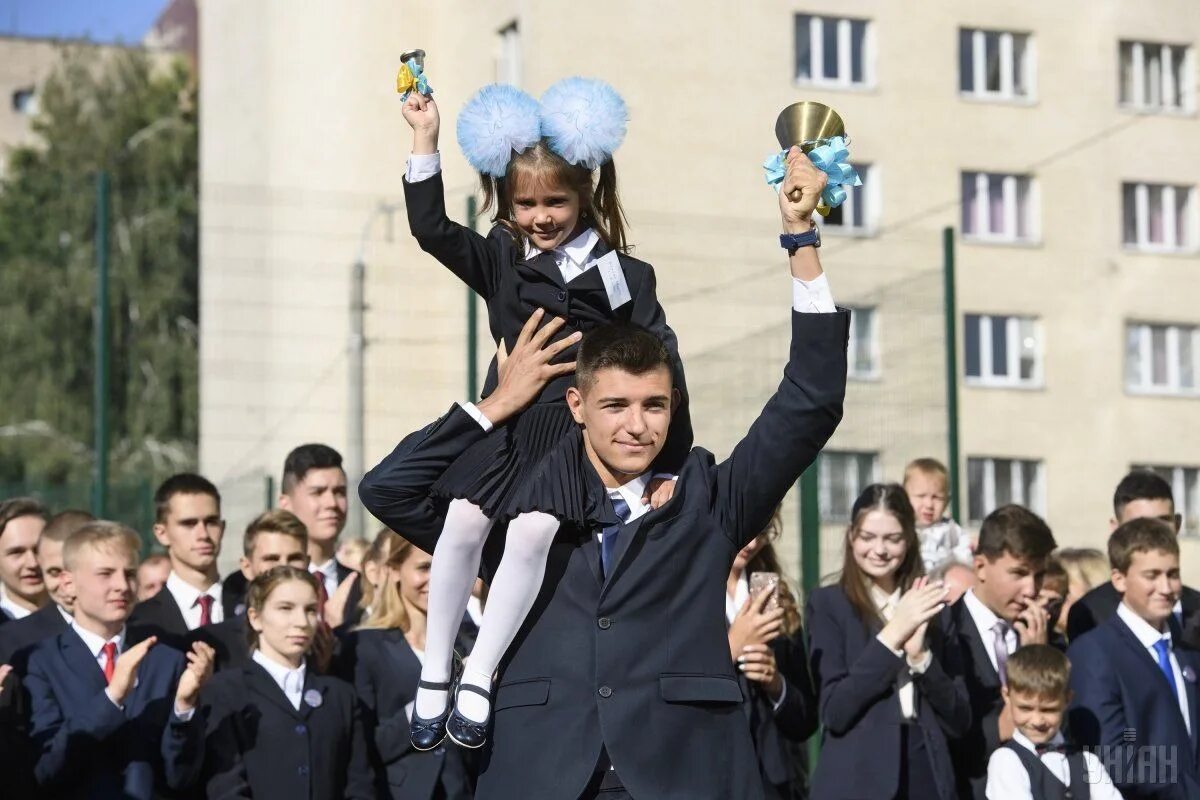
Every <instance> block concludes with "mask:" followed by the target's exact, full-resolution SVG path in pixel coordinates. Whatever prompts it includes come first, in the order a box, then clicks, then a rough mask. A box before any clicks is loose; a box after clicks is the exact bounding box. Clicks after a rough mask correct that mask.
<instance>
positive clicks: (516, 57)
mask: <svg viewBox="0 0 1200 800" xmlns="http://www.w3.org/2000/svg"><path fill="white" fill-rule="evenodd" d="M497 36H498V38H499V53H498V55H497V56H496V81H497V83H507V84H509V85H511V86H520V85H521V31H520V29H519V28H518V27H517V23H516V22H515V21H514V22H512V23H510V24H508V25H506V26H504V27H503V28H501V29H500V31H499V33H498V34H497Z"/></svg>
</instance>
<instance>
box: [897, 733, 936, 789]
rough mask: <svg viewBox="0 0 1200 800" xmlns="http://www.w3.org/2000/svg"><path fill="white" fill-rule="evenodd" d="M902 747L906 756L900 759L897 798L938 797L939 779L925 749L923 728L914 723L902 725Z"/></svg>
mask: <svg viewBox="0 0 1200 800" xmlns="http://www.w3.org/2000/svg"><path fill="white" fill-rule="evenodd" d="M900 747H901V749H902V750H903V751H904V757H903V758H901V759H900V787H899V788H898V789H897V791H896V798H895V800H926V798H930V797H937V781H936V780H934V777H933V767H932V765H931V764H930V761H929V751H928V750H926V749H925V737H924V736H923V735H922V734H921V729H920V728H919V727H918V726H917V725H915V724H913V725H901V726H900Z"/></svg>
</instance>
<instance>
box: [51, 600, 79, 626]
mask: <svg viewBox="0 0 1200 800" xmlns="http://www.w3.org/2000/svg"><path fill="white" fill-rule="evenodd" d="M54 607H55V608H57V609H58V614H59V616H61V617H62V618H63V622H65V623H67V624H68V625H70V624H71V623H72V622H74V621H75V617H73V616H71V612H70V611H67V610H66V609H65V608H63V607H62V606H60V605H59V604H58V603H55V604H54Z"/></svg>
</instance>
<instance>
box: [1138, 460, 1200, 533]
mask: <svg viewBox="0 0 1200 800" xmlns="http://www.w3.org/2000/svg"><path fill="white" fill-rule="evenodd" d="M1133 469H1134V470H1149V471H1150V472H1153V473H1156V474H1158V475H1159V476H1161V477H1162V479H1163V480H1165V481H1166V482H1167V483H1169V484H1171V494H1172V495H1173V496H1174V499H1175V513H1176V514H1178V515H1179V516H1180V518H1181V522H1182V524H1181V526H1180V529H1179V533H1180V535H1183V536H1193V537H1198V536H1200V469H1197V468H1196V467H1164V466H1151V465H1148V464H1135V465H1134V466H1133Z"/></svg>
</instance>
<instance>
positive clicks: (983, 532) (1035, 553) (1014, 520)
mask: <svg viewBox="0 0 1200 800" xmlns="http://www.w3.org/2000/svg"><path fill="white" fill-rule="evenodd" d="M1054 546H1055V545H1054V534H1053V533H1051V532H1050V526H1049V525H1047V524H1046V521H1045V520H1043V519H1042V518H1041V517H1039V516H1038V515H1037V514H1035V513H1033V512H1032V511H1030V510H1029V509H1028V508H1025V507H1024V506H1018V505H1015V504H1010V505H1006V506H1000V507H999V508H997V509H996V510H995V511H993V512H992V513H990V514H988V515H987V517H985V518H984V520H983V524H982V525H981V526H980V527H979V546H978V547H976V548H975V555H979V556H984V557H985V558H987V560H988V561H995V560H996V559H998V558H1000V557H1001V556H1003V555H1004V554H1005V553H1008V554H1009V555H1011V556H1013V557H1014V558H1019V559H1028V560H1030V561H1043V560H1045V558H1046V557H1047V556H1049V555H1050V554H1051V553H1052V552H1054Z"/></svg>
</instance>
